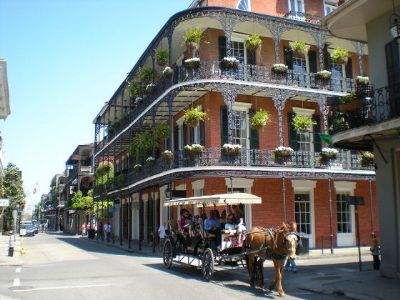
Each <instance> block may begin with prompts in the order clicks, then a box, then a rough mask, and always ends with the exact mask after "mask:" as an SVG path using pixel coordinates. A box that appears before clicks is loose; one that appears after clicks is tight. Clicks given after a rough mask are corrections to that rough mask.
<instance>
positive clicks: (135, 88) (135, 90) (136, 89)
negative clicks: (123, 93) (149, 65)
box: [127, 81, 141, 99]
mask: <svg viewBox="0 0 400 300" xmlns="http://www.w3.org/2000/svg"><path fill="white" fill-rule="evenodd" d="M127 90H128V94H129V97H130V98H131V99H135V98H136V97H138V96H139V95H140V93H141V87H140V84H139V83H138V82H135V81H131V82H129V83H128V87H127Z"/></svg>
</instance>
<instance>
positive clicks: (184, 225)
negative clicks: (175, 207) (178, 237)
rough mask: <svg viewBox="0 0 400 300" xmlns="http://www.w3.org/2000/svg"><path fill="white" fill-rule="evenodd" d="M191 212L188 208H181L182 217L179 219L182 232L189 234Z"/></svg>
mask: <svg viewBox="0 0 400 300" xmlns="http://www.w3.org/2000/svg"><path fill="white" fill-rule="evenodd" d="M189 224H190V213H189V211H188V210H187V209H185V208H183V209H181V217H180V219H179V230H180V231H181V232H182V233H185V234H189Z"/></svg>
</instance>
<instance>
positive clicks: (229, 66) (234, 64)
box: [220, 56, 239, 70]
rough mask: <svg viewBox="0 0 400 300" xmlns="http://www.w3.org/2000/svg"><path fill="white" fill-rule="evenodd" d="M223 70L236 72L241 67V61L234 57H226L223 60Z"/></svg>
mask: <svg viewBox="0 0 400 300" xmlns="http://www.w3.org/2000/svg"><path fill="white" fill-rule="evenodd" d="M220 66H221V69H222V70H236V69H237V68H238V67H239V60H238V59H237V58H236V57H234V56H226V57H224V58H223V59H222V60H221V64H220Z"/></svg>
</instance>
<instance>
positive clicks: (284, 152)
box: [274, 146, 294, 164]
mask: <svg viewBox="0 0 400 300" xmlns="http://www.w3.org/2000/svg"><path fill="white" fill-rule="evenodd" d="M293 154H294V150H293V149H292V148H290V147H284V146H279V147H277V148H275V150H274V157H275V162H276V163H278V164H283V163H285V162H286V161H288V160H289V159H290V158H291V156H292V155H293Z"/></svg>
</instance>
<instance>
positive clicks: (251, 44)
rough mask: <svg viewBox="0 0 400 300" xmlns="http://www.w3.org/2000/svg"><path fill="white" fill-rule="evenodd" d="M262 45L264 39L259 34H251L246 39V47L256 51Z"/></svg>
mask: <svg viewBox="0 0 400 300" xmlns="http://www.w3.org/2000/svg"><path fill="white" fill-rule="evenodd" d="M261 45H262V40H261V38H260V36H259V35H258V34H252V35H250V36H249V37H248V38H247V40H246V49H247V50H249V51H253V52H254V51H256V50H257V49H258V48H259V47H261Z"/></svg>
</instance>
